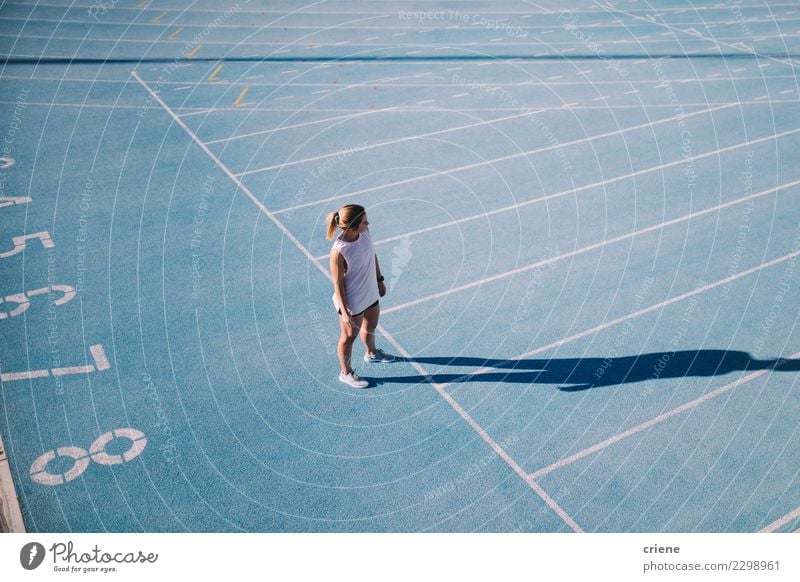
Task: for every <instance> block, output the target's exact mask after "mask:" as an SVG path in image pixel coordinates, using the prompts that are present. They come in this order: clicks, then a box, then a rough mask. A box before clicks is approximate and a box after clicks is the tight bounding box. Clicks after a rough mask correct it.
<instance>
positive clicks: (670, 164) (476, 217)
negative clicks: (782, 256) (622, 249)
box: [317, 129, 800, 258]
mask: <svg viewBox="0 0 800 582" xmlns="http://www.w3.org/2000/svg"><path fill="white" fill-rule="evenodd" d="M795 133H800V129H792V130H789V131H784V132H781V133H777V134H775V135H769V136H766V137H761V138H758V139H754V140H752V141H748V142H744V143H740V144H735V145H732V146H727V147H724V148H720V149H716V150H712V151H710V152H705V153H702V154H697V155H696V156H692V157H691V158H681V159H679V160H674V161H672V162H665V163H663V164H659V165H658V166H651V167H649V168H644V169H641V170H637V171H636V172H631V173H629V174H623V175H621V176H616V177H614V178H607V179H605V180H601V181H599V182H593V183H591V184H586V185H584V186H577V187H575V188H570V189H569V190H563V191H561V192H556V193H554V194H548V195H547V196H542V197H540V198H534V199H532V200H526V201H524V202H518V203H516V204H510V205H508V206H502V207H500V208H496V209H494V210H488V211H486V212H481V213H480V214H473V215H471V216H465V217H464V218H459V219H456V220H451V221H449V222H444V223H441V224H435V225H433V226H427V227H425V228H420V229H417V230H413V231H411V232H407V233H405V234H399V235H396V236H392V237H388V238H384V239H380V240H377V241H375V244H376V245H377V244H386V243H390V242H393V241H395V240H400V239H404V238H408V237H411V236H416V235H418V234H422V233H425V232H431V231H434V230H439V229H440V228H448V227H450V226H455V225H457V224H462V223H464V222H469V221H472V220H480V219H482V218H487V217H489V216H493V215H495V214H500V213H503V212H508V211H510V210H516V209H518V208H523V207H525V206H530V205H532V204H540V203H542V202H546V201H548V200H553V199H555V198H559V197H561V196H567V195H569V194H575V193H577V192H581V191H583V190H589V189H592V188H597V187H600V186H605V185H607V184H611V183H614V182H619V181H621V180H627V179H629V178H634V177H636V176H640V175H643V174H648V173H650V172H656V171H658V170H664V169H666V168H671V167H673V166H679V165H681V164H685V163H687V162H694V161H697V160H701V159H703V158H708V157H711V156H716V155H719V154H721V153H726V152H729V151H733V150H736V149H739V148H743V147H751V146H754V145H756V144H759V143H763V142H766V141H771V140H773V139H778V138H781V137H785V136H787V135H793V134H795ZM327 256H328V255H323V256H322V257H317V258H324V257H327Z"/></svg>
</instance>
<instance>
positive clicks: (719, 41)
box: [608, 5, 796, 69]
mask: <svg viewBox="0 0 800 582" xmlns="http://www.w3.org/2000/svg"><path fill="white" fill-rule="evenodd" d="M608 10H610V11H613V12H618V13H620V14H625V15H626V16H629V17H631V18H634V19H636V20H644V21H645V22H646V21H647V19H646V18H642V17H641V16H638V15H637V14H634V13H633V12H632V11H630V10H623V9H621V8H617V7H616V6H613V5H610V6H608ZM658 24H659V25H660V26H663V27H665V28H667V29H669V30H670V31H672V32H673V33H678V32H680V33H682V34H688V35H690V36H692V37H694V38H699V39H702V40H705V41H708V42H712V43H714V46H713V47H712V50H713V49H719V47H721V46H724V47H728V48H733V49H736V50H738V51H743V52H745V53H746V54H749V55H753V56H755V57H756V58H758V59H767V60H770V61H772V62H774V63H780V64H782V65H788V66H790V67H791V68H792V69H794V68H796V65H795V64H794V63H793V62H792V61H791V60H781V59H779V58H777V57H772V56H769V55H763V54H760V53H758V52H756V51H755V50H754V49H752V48H750V47H748V46H742V45H741V43H738V42H732V43H729V42H724V41H723V40H722V39H720V38H713V37H712V38H709V37H707V36H703V35H702V34H701V33H699V32H698V31H697V30H696V29H694V28H688V29H683V28H678V27H676V26H674V25H672V24H669V23H667V22H664V21H663V20H662V21H661V22H658ZM663 34H664V35H666V33H663ZM676 38H677V35H676ZM697 52H698V51H688V52H686V54H687V55H690V54H694V53H697ZM759 66H761V65H759Z"/></svg>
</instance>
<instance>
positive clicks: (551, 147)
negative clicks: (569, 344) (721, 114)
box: [274, 103, 739, 214]
mask: <svg viewBox="0 0 800 582" xmlns="http://www.w3.org/2000/svg"><path fill="white" fill-rule="evenodd" d="M738 105H739V104H738V103H730V104H726V105H720V106H718V107H712V108H710V109H702V110H700V111H694V112H692V113H686V114H679V115H675V116H672V117H667V118H664V119H658V120H656V121H650V122H647V123H643V124H641V125H635V126H632V127H626V128H623V129H618V130H615V131H610V132H607V133H602V134H599V135H593V136H589V137H585V138H580V139H576V140H573V141H570V142H565V143H557V144H551V145H549V146H545V147H541V148H537V149H533V150H528V151H525V152H520V153H516V154H511V155H509V156H504V157H501V158H495V159H492V160H484V161H482V162H475V163H472V164H467V165H465V166H458V167H455V168H451V169H449V170H441V171H438V172H432V173H430V174H423V175H422V176H416V177H414V178H406V179H405V180H398V181H396V182H389V183H387V184H381V185H380V186H372V187H371V188H364V189H363V190H356V191H354V192H348V193H346V194H340V195H336V196H330V197H328V198H323V199H321V200H314V201H312V202H306V203H304V204H298V205H297V206H291V207H288V208H282V209H280V210H275V211H274V212H275V214H281V213H283V212H289V211H292V210H298V209H300V208H305V207H307V206H316V205H318V204H325V203H327V202H331V201H333V200H341V199H342V198H351V197H353V196H358V195H361V194H366V193H368V192H375V191H378V190H385V189H387V188H394V187H396V186H401V185H404V184H412V183H414V182H420V181H422V180H428V179H430V178H435V177H438V176H449V175H451V174H455V173H456V172H463V171H465V170H471V169H473V168H480V167H483V166H489V165H492V164H496V163H498V162H505V161H508V160H514V159H518V158H522V157H528V156H531V155H533V154H538V153H541V152H546V151H551V150H555V149H558V148H564V147H568V146H572V145H576V144H581V143H587V142H592V141H594V140H597V139H604V138H607V137H612V136H615V135H621V134H623V133H627V132H629V131H636V130H639V129H644V128H648V127H655V126H656V125H662V124H664V123H669V122H671V121H675V120H676V119H686V118H689V117H694V116H696V115H705V114H708V113H712V112H714V111H720V110H723V109H729V108H731V107H736V106H738Z"/></svg>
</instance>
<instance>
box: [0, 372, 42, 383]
mask: <svg viewBox="0 0 800 582" xmlns="http://www.w3.org/2000/svg"><path fill="white" fill-rule="evenodd" d="M49 375H50V371H49V370H31V371H28V372H7V373H5V374H0V380H2V381H3V382H13V381H14V380H30V379H32V378H46V377H47V376H49Z"/></svg>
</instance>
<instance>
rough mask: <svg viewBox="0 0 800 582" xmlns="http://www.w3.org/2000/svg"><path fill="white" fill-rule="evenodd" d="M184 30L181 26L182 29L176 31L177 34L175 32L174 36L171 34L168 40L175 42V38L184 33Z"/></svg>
mask: <svg viewBox="0 0 800 582" xmlns="http://www.w3.org/2000/svg"><path fill="white" fill-rule="evenodd" d="M182 30H183V27H182V26H181V27H180V28H179V29H178V30H176V31H175V32H173V33H172V34H170V35H169V36H168V37H167V40H175V37H176V36H178V35H179V34H180V33H181V31H182Z"/></svg>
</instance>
